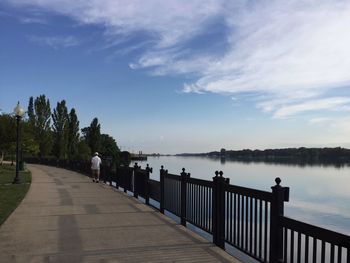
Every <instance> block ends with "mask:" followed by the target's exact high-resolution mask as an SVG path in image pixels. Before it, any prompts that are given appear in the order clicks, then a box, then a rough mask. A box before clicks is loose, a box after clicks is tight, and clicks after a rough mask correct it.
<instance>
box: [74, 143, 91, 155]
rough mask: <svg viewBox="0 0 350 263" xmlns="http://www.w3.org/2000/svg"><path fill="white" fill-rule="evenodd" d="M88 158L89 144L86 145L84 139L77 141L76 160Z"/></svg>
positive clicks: (89, 153) (89, 152)
mask: <svg viewBox="0 0 350 263" xmlns="http://www.w3.org/2000/svg"><path fill="white" fill-rule="evenodd" d="M90 158H91V149H90V147H89V145H87V143H86V142H85V140H82V141H80V142H78V154H77V160H90Z"/></svg>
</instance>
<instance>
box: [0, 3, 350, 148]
mask: <svg viewBox="0 0 350 263" xmlns="http://www.w3.org/2000/svg"><path fill="white" fill-rule="evenodd" d="M349 28H350V1H349V0H317V1H316V0H315V1H314V0H305V1H304V0H299V1H296V0H266V1H265V0H249V1H248V0H247V1H245V0H237V1H232V0H204V1H203V0H191V1H188V0H167V1H164V0H148V1H141V0H75V1H70V0H1V2H0V34H1V37H0V109H1V111H2V112H5V113H9V112H12V111H13V108H14V107H15V106H16V103H17V101H20V103H21V105H22V106H23V108H26V107H27V106H28V100H29V97H30V96H33V97H36V96H39V95H41V94H45V95H46V97H47V98H49V99H50V103H51V107H52V108H53V107H55V106H56V103H57V102H58V101H61V100H63V99H64V100H66V102H67V105H68V108H69V109H70V108H75V109H76V111H77V114H78V118H79V120H80V126H81V128H83V127H86V126H88V125H89V124H90V122H91V121H92V119H93V118H94V117H97V118H98V119H99V122H100V123H101V129H102V132H103V133H108V134H110V135H111V136H113V137H114V138H115V139H116V141H117V143H118V145H119V146H120V147H121V149H122V150H128V151H131V152H138V151H143V152H145V153H163V154H166V153H170V154H174V153H183V152H209V151H214V150H220V149H221V148H226V149H233V150H239V149H246V148H250V149H266V148H285V147H301V146H306V147H335V146H341V147H349V148H350V116H349V115H350V48H349V47H350V35H349V33H348V31H349Z"/></svg>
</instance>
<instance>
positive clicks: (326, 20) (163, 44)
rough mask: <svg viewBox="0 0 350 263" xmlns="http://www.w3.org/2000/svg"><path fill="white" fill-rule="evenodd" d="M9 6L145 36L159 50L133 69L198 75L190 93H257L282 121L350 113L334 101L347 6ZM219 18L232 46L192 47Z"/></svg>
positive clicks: (36, 2) (242, 2)
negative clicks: (221, 48) (215, 49)
mask: <svg viewBox="0 0 350 263" xmlns="http://www.w3.org/2000/svg"><path fill="white" fill-rule="evenodd" d="M7 2H9V3H11V4H13V5H15V6H20V7H23V6H27V7H33V6H34V7H35V8H42V9H44V10H45V11H53V12H55V13H58V14H63V15H67V16H70V17H72V18H73V19H75V20H77V21H78V22H79V23H81V24H99V25H104V26H105V28H106V32H108V36H109V38H110V37H111V36H116V39H118V37H120V36H123V37H124V38H125V37H128V36H131V35H134V34H138V33H140V32H142V33H143V34H145V35H146V36H147V38H148V39H146V40H145V41H151V42H152V43H153V45H145V47H143V48H142V49H143V50H144V52H143V53H141V55H140V57H139V58H138V59H137V60H136V61H133V62H130V66H131V68H134V69H140V68H146V69H150V70H151V71H152V73H153V74H155V75H166V74H192V76H194V77H195V81H193V82H188V83H185V84H184V87H183V90H184V91H185V92H198V93H202V92H214V93H225V94H227V93H230V94H233V96H235V95H234V94H239V93H247V92H249V93H252V94H256V97H255V99H254V100H253V101H254V103H256V106H257V107H258V108H260V109H262V110H264V111H267V112H270V113H271V114H272V115H273V116H274V117H278V118H283V117H288V116H291V115H295V114H301V113H303V112H305V111H311V110H320V109H322V110H336V109H338V110H345V109H348V108H349V106H348V105H347V104H348V103H349V102H348V101H347V98H343V100H339V99H340V98H333V96H334V95H330V96H329V94H331V93H332V90H334V89H337V88H339V87H347V86H350V74H349V69H350V49H349V46H350V35H349V34H347V32H348V29H349V28H350V1H347V0H336V1H334V0H318V1H316V0H309V1H307V0H290V1H282V0H272V1H271V0H262V1H258V0H256V1H248V0H238V1H234V3H233V1H229V0H207V1H202V0H192V1H187V0H176V1H175V0H174V1H161V0H150V1H147V3H145V2H144V1H141V0H128V1H126V0H99V1H98V0H89V1H88V0H76V1H68V0H7ZM217 20H219V21H220V23H221V24H222V25H223V26H225V28H226V31H225V35H224V36H223V37H222V39H219V40H217V41H221V42H225V44H226V48H225V50H224V51H223V52H219V54H218V53H216V52H213V53H210V52H208V51H205V53H201V52H198V51H196V52H194V50H193V49H191V48H190V47H189V46H187V45H186V44H187V43H188V41H190V40H193V39H196V37H198V36H201V35H202V34H205V33H206V32H208V31H210V30H213V28H212V27H211V26H212V23H213V22H214V21H217ZM44 42H45V41H44ZM46 42H47V43H48V45H52V46H59V45H60V44H57V45H56V44H52V43H55V42H57V43H63V44H61V46H70V44H69V43H74V41H73V42H72V41H69V40H68V41H67V40H65V41H61V42H60V41H57V40H49V41H46ZM215 42H216V41H215V40H211V41H209V42H208V45H210V44H215ZM73 45H74V44H73ZM130 50H132V48H131V49H130ZM262 94H263V96H262Z"/></svg>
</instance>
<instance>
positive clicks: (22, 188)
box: [0, 164, 32, 225]
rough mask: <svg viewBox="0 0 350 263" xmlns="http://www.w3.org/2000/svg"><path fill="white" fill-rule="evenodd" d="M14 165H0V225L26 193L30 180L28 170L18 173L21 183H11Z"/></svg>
mask: <svg viewBox="0 0 350 263" xmlns="http://www.w3.org/2000/svg"><path fill="white" fill-rule="evenodd" d="M15 169H16V167H15V166H11V165H10V164H3V165H0V225H1V224H2V223H4V222H5V220H6V219H7V217H8V216H9V215H10V214H11V213H12V212H13V211H14V210H15V209H16V207H17V206H18V205H19V203H20V202H21V201H22V199H23V198H24V196H25V195H26V193H27V191H28V189H29V186H30V182H31V180H32V177H31V174H30V172H29V171H23V172H20V173H19V177H20V181H21V184H12V182H13V179H14V177H15Z"/></svg>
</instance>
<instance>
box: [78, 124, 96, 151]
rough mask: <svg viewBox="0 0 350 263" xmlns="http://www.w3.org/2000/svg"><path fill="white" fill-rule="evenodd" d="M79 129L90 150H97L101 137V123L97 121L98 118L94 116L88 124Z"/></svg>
mask: <svg viewBox="0 0 350 263" xmlns="http://www.w3.org/2000/svg"><path fill="white" fill-rule="evenodd" d="M81 131H82V133H83V137H84V139H85V141H86V143H87V145H88V146H89V147H90V149H91V152H98V151H99V150H100V139H101V138H100V137H101V125H100V124H99V123H98V119H97V118H94V119H93V120H92V122H91V124H90V126H89V127H85V128H83V129H82V130H81Z"/></svg>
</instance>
